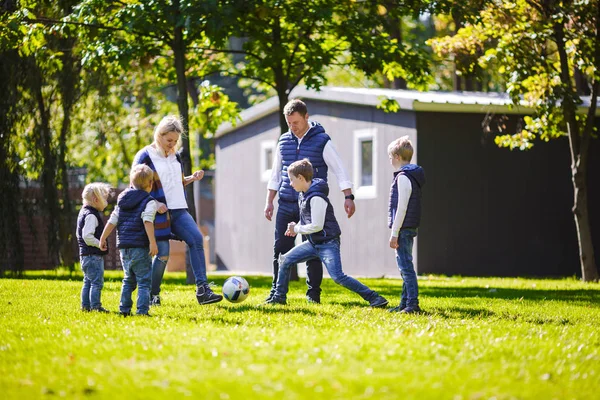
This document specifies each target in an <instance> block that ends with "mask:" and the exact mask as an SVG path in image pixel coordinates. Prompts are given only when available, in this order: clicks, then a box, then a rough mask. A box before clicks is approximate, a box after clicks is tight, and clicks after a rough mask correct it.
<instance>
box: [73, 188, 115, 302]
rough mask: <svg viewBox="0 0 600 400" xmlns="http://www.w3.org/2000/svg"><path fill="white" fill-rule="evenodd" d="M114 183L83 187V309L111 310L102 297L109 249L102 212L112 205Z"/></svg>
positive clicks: (80, 227)
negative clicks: (104, 242)
mask: <svg viewBox="0 0 600 400" xmlns="http://www.w3.org/2000/svg"><path fill="white" fill-rule="evenodd" d="M109 191H110V186H109V185H107V184H106V183H100V182H94V183H90V184H89V185H86V186H85V187H84V188H83V193H82V194H81V197H82V199H83V206H82V207H81V210H80V211H79V215H78V216H77V232H76V235H77V244H78V245H79V259H80V262H81V269H82V270H83V287H82V288H81V310H82V311H100V312H108V310H107V309H105V308H104V307H102V301H101V300H100V297H101V295H102V288H103V287H104V255H105V254H106V253H108V249H100V235H101V234H102V230H103V229H104V219H103V218H102V211H104V209H105V208H106V206H107V205H108V201H107V200H106V199H107V198H108V194H109Z"/></svg>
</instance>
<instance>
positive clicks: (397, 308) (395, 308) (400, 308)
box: [388, 305, 406, 312]
mask: <svg viewBox="0 0 600 400" xmlns="http://www.w3.org/2000/svg"><path fill="white" fill-rule="evenodd" d="M405 308H406V306H403V305H399V306H398V307H394V308H390V309H389V310H388V311H389V312H402V310H404V309H405Z"/></svg>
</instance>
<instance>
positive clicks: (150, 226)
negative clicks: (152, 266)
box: [144, 221, 158, 257]
mask: <svg viewBox="0 0 600 400" xmlns="http://www.w3.org/2000/svg"><path fill="white" fill-rule="evenodd" d="M144 229H146V235H148V240H149V241H150V256H152V257H154V256H155V255H157V254H158V246H157V244H156V237H155V236H154V222H150V221H144Z"/></svg>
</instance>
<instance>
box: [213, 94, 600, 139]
mask: <svg viewBox="0 0 600 400" xmlns="http://www.w3.org/2000/svg"><path fill="white" fill-rule="evenodd" d="M288 97H289V98H290V99H293V98H301V99H305V100H306V99H308V100H317V101H324V102H332V103H342V104H355V105H361V106H371V107H377V105H379V104H380V103H381V100H382V99H383V98H389V99H393V100H396V101H397V102H398V104H399V105H400V110H404V111H407V110H408V111H424V112H454V113H478V114H487V113H504V114H520V115H523V114H532V113H533V111H534V110H533V108H530V107H525V106H515V105H514V104H513V103H512V100H511V99H510V98H509V96H508V95H507V94H505V93H482V92H418V91H414V90H392V89H367V88H343V87H323V88H321V90H320V91H318V92H317V91H315V90H311V89H306V87H304V86H298V87H296V88H295V89H294V90H292V92H291V93H290V95H289V96H288ZM586 103H588V104H589V98H584V104H586ZM582 110H583V111H587V108H586V107H580V111H582ZM278 111H279V100H278V98H277V96H274V97H271V98H269V99H267V100H266V101H263V102H262V103H259V104H257V105H255V106H252V107H250V108H248V109H246V110H243V111H242V112H241V113H240V118H241V121H240V122H239V123H238V124H236V125H232V124H231V123H224V124H222V125H221V126H220V127H219V129H217V132H216V133H215V138H220V137H222V136H225V135H227V134H229V133H231V132H233V131H236V130H238V129H239V128H241V127H243V126H246V125H249V124H251V123H253V122H255V121H257V120H259V119H261V118H264V117H266V116H268V115H271V114H273V113H275V112H278ZM596 115H600V109H598V110H597V111H596Z"/></svg>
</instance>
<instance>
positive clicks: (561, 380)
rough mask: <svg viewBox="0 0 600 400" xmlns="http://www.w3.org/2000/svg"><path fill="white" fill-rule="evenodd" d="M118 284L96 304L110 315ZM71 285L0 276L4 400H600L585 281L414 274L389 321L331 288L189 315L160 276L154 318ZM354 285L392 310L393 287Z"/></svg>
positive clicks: (599, 314) (47, 278)
mask: <svg viewBox="0 0 600 400" xmlns="http://www.w3.org/2000/svg"><path fill="white" fill-rule="evenodd" d="M120 277H121V274H119V273H118V272H108V273H107V276H106V283H105V287H104V290H103V296H102V298H103V304H104V306H105V307H106V308H108V309H110V310H112V311H115V312H116V311H117V310H118V301H119V290H120V281H119V279H120ZM80 278H81V276H78V275H76V276H73V277H69V276H68V275H65V274H56V273H28V274H27V275H26V276H25V278H23V279H0V318H1V319H0V321H1V322H0V397H1V398H2V399H26V398H55V397H66V398H109V399H110V398H112V399H117V398H128V399H148V398H169V399H175V398H181V397H185V396H193V397H195V398H201V399H209V398H210V399H248V398H251V399H252V398H260V399H305V398H307V399H311V400H312V399H331V398H337V399H367V398H373V399H396V398H414V399H592V398H600V285H598V284H583V283H580V282H578V281H576V280H573V279H568V280H530V279H484V278H479V279H477V278H443V277H424V278H423V279H421V280H420V281H419V285H420V291H421V292H420V295H421V305H422V308H423V309H424V310H425V311H426V313H424V314H422V315H398V314H392V313H388V312H386V311H385V310H380V309H370V308H369V307H367V306H366V302H364V301H362V299H361V298H360V297H358V296H356V295H354V294H353V293H350V292H346V291H345V290H344V289H343V288H341V287H339V286H337V285H335V284H334V283H333V282H332V281H331V280H326V281H325V282H324V285H323V289H324V294H323V304H321V305H313V304H307V303H306V302H305V300H304V296H303V293H304V286H305V285H304V283H303V282H293V283H292V285H291V290H290V297H289V298H288V304H289V305H288V306H274V307H269V308H257V307H256V306H257V305H258V304H259V303H260V302H262V300H263V299H264V298H265V296H266V295H267V292H268V288H269V284H270V278H268V277H247V279H248V281H249V283H250V285H251V288H252V289H251V293H250V297H249V299H248V300H246V302H244V303H241V304H231V303H227V302H225V301H224V302H222V303H219V304H217V305H210V306H199V305H198V304H197V303H196V302H195V298H194V297H193V289H192V287H191V286H186V285H184V284H183V282H184V276H183V275H178V274H171V273H169V274H167V275H166V281H165V285H164V286H163V296H162V298H163V306H161V307H157V308H152V309H151V310H150V312H151V314H152V315H153V317H152V318H144V317H129V318H123V317H120V316H119V315H117V314H116V313H113V314H98V313H82V312H80V311H79V291H80V288H81V283H80ZM213 278H214V279H213V280H214V281H215V283H216V284H218V285H221V284H222V283H223V281H224V279H225V277H221V276H214V277H213ZM362 281H363V282H364V283H366V284H367V285H369V286H371V287H372V288H373V289H375V290H377V291H379V292H380V293H381V294H383V295H384V296H386V297H388V299H390V300H393V305H394V306H395V305H397V302H398V294H399V292H400V288H401V285H402V281H400V280H380V279H364V280H362ZM217 291H220V290H219V289H217Z"/></svg>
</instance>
